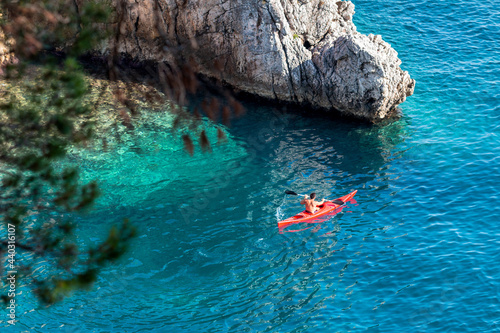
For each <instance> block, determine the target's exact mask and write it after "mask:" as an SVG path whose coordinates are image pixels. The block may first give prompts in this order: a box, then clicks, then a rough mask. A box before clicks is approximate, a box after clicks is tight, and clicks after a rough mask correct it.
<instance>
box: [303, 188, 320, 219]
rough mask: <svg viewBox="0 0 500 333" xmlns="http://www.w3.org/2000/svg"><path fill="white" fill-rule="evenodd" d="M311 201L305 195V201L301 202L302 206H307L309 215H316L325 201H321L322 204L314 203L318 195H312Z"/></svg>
mask: <svg viewBox="0 0 500 333" xmlns="http://www.w3.org/2000/svg"><path fill="white" fill-rule="evenodd" d="M310 198H311V199H307V195H304V199H302V201H301V202H300V204H301V205H306V211H307V212H309V213H311V214H312V213H314V212H316V210H317V209H318V206H319V205H321V204H323V202H325V199H323V200H321V202H318V201H314V198H316V193H311V195H310Z"/></svg>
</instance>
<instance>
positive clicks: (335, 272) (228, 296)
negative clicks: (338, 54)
mask: <svg viewBox="0 0 500 333" xmlns="http://www.w3.org/2000/svg"><path fill="white" fill-rule="evenodd" d="M354 3H355V4H356V11H357V13H356V15H355V16H354V21H355V23H356V24H357V26H358V30H359V31H361V32H362V33H366V34H368V33H376V34H381V35H382V36H383V38H384V40H386V41H388V42H389V43H390V44H391V45H392V46H393V47H394V48H395V49H396V50H397V51H398V53H399V57H400V58H401V59H402V61H403V64H402V67H403V69H405V70H408V71H409V72H410V74H411V75H412V77H413V78H414V79H416V81H417V85H416V89H415V94H414V95H413V96H411V97H410V98H409V99H408V100H407V102H405V103H404V104H403V105H402V109H403V112H404V114H405V116H404V117H403V118H402V119H401V120H399V121H397V122H393V123H390V124H385V125H377V126H368V125H360V124H355V123H350V122H339V121H329V120H325V119H324V118H321V117H319V116H305V115H302V114H297V113H295V114H286V115H280V114H279V113H277V112H276V111H273V110H272V109H270V108H266V107H262V106H258V105H251V104H248V105H247V111H248V113H247V115H246V116H245V117H243V118H241V119H239V120H237V121H235V122H233V124H232V126H231V128H229V129H228V135H229V140H228V143H227V144H226V145H224V146H220V147H217V146H216V147H214V149H213V153H212V154H211V155H203V154H201V153H199V152H198V153H197V154H196V155H195V157H194V158H189V157H188V156H187V155H186V154H185V153H184V152H183V151H182V147H181V145H180V144H177V145H176V143H175V142H176V141H175V137H172V136H171V135H167V134H165V132H164V131H162V127H161V126H156V125H153V124H151V123H149V124H145V125H143V126H139V133H140V136H139V138H136V139H130V141H126V142H124V143H121V144H117V146H115V147H114V149H112V150H111V151H108V152H106V153H98V152H86V153H82V154H80V155H78V154H75V155H74V156H73V162H75V163H77V164H79V165H81V166H82V168H84V170H85V172H84V174H83V176H84V177H86V179H92V178H94V177H97V176H99V177H100V178H101V179H102V180H103V181H102V187H103V191H104V194H103V197H102V198H101V201H100V202H99V204H98V206H97V207H96V210H95V212H93V213H92V214H89V215H86V216H81V217H78V222H79V230H78V234H79V239H80V241H81V242H90V243H92V242H96V241H98V240H99V239H102V238H103V237H104V235H105V232H106V231H107V230H108V229H109V226H110V225H112V224H115V223H117V222H119V221H120V220H121V219H122V218H123V217H130V218H131V220H132V221H133V222H134V223H135V224H136V225H137V226H138V231H139V236H138V238H137V239H136V240H135V241H134V243H133V246H132V249H131V250H130V252H129V253H128V254H127V255H126V256H125V258H124V259H123V260H121V261H120V263H119V264H118V265H116V266H113V267H110V268H108V269H106V270H105V271H104V272H103V274H102V276H101V278H100V279H99V281H98V283H97V284H96V285H95V287H94V288H93V289H92V290H91V291H90V292H88V293H77V294H75V295H73V297H71V298H68V299H66V300H65V301H64V302H63V303H61V304H57V305H55V306H53V307H51V308H49V309H46V308H43V307H40V306H38V305H37V304H36V303H35V302H34V301H33V299H32V298H31V297H30V296H29V295H27V294H26V293H23V294H22V295H18V296H17V298H18V302H19V303H20V304H21V305H20V308H19V309H18V318H19V322H18V323H17V324H16V327H15V328H13V327H7V326H5V325H6V323H5V320H3V321H2V322H1V325H2V328H1V330H2V332H3V331H30V332H87V331H92V332H136V331H145V332H149V331H153V332H225V331H229V332H305V331H307V332H349V331H365V330H367V331H369V332H402V331H404V332H495V331H497V332H498V331H500V281H499V278H500V254H499V253H500V251H499V249H500V226H499V222H500V208H499V192H500V187H499V184H500V93H499V85H500V39H499V37H498V36H500V6H499V4H498V2H494V1H482V2H471V1H463V0H459V1H449V0H446V1H435V2H433V1H411V2H410V1H396V0H386V1H367V0H363V1H361V0H359V1H354ZM158 122H159V121H158ZM286 189H290V190H294V191H296V192H299V193H304V192H305V193H308V192H311V191H316V192H317V193H318V194H319V195H320V196H321V197H327V198H335V197H338V196H341V195H344V194H346V193H348V192H350V191H351V190H354V189H357V190H358V194H357V195H356V200H357V203H355V204H349V206H348V207H347V208H346V209H344V210H343V211H342V212H341V213H340V214H338V215H336V216H334V217H332V219H330V220H328V221H326V222H324V223H321V224H318V225H314V226H313V227H312V228H310V229H307V230H304V231H301V232H294V233H291V232H284V233H283V234H280V233H279V232H278V228H277V220H278V218H280V217H288V216H291V215H292V214H294V213H296V212H298V211H299V210H300V209H301V207H300V205H299V203H298V200H297V197H288V198H286V199H285V198H284V194H283V193H284V191H285V190H286Z"/></svg>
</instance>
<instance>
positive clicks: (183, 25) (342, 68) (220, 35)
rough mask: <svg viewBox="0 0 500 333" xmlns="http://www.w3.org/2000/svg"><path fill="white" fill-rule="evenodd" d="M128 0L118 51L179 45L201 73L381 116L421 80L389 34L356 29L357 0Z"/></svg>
mask: <svg viewBox="0 0 500 333" xmlns="http://www.w3.org/2000/svg"><path fill="white" fill-rule="evenodd" d="M127 1H128V2H127ZM123 9H124V10H123V12H124V16H123V18H124V24H123V25H122V28H121V32H122V33H123V37H124V38H123V39H121V40H120V41H119V45H118V48H119V51H120V52H124V53H127V54H129V55H130V56H132V57H134V58H138V59H141V60H155V61H167V62H168V61H171V60H172V59H171V58H170V57H171V54H172V53H171V52H170V51H171V50H173V49H175V50H179V52H180V54H181V56H183V57H185V58H187V57H189V56H193V57H194V58H195V59H196V61H197V63H198V64H199V66H198V69H197V70H198V71H199V72H200V73H202V74H204V75H207V76H209V77H214V78H217V79H220V80H222V81H224V82H225V83H227V84H229V85H231V86H232V87H235V88H237V89H240V90H242V91H245V92H248V93H251V94H256V95H259V96H262V97H266V98H270V99H276V100H279V101H286V102H292V103H297V104H305V105H311V106H314V107H319V108H324V109H329V110H331V109H334V110H338V111H340V112H342V113H345V114H349V115H353V116H356V117H360V118H365V119H369V120H378V119H382V118H385V117H387V116H389V115H391V113H392V112H393V111H394V110H395V108H396V107H397V106H398V105H399V104H400V103H402V102H404V101H405V99H406V97H407V96H410V95H411V94H412V93H413V89H414V86H415V81H414V80H413V79H411V78H410V76H409V74H408V72H406V71H403V70H401V68H400V64H401V61H400V60H399V59H398V56H397V52H396V51H395V50H394V49H393V48H392V47H391V46H390V45H389V44H388V43H386V42H384V41H383V40H382V38H381V37H380V36H378V35H371V34H370V35H368V36H366V35H362V34H360V33H359V32H357V31H356V26H355V25H354V24H353V22H352V17H353V15H354V5H353V4H352V3H351V2H350V1H333V0H309V1H307V0H161V1H157V0H148V1H140V2H137V1H135V0H126V4H125V7H123ZM101 51H102V52H104V53H105V52H108V51H109V46H104V48H103V49H102V50H101ZM214 64H216V65H215V66H214Z"/></svg>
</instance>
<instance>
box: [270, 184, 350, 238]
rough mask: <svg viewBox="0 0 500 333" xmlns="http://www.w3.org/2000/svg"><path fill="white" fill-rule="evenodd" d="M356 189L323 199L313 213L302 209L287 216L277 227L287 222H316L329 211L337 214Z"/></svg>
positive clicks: (285, 224) (287, 223)
mask: <svg viewBox="0 0 500 333" xmlns="http://www.w3.org/2000/svg"><path fill="white" fill-rule="evenodd" d="M356 192H358V191H357V190H356V191H354V192H351V193H349V194H346V195H344V196H343V197H340V198H337V199H335V200H332V201H325V202H324V203H323V204H322V205H320V206H318V207H319V210H317V211H316V212H315V213H309V212H308V211H305V210H304V211H303V212H302V213H299V214H297V215H295V216H292V217H289V218H287V219H286V220H283V221H279V222H278V227H279V228H280V229H281V228H283V227H285V226H287V225H289V224H292V223H300V222H305V223H317V222H323V221H325V219H322V218H321V217H322V216H324V215H327V214H329V213H331V214H337V213H338V212H340V211H341V210H342V209H343V208H344V204H345V203H346V202H347V201H349V200H351V199H352V198H353V197H354V196H355V195H356Z"/></svg>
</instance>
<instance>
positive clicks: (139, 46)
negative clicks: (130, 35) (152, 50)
mask: <svg viewBox="0 0 500 333" xmlns="http://www.w3.org/2000/svg"><path fill="white" fill-rule="evenodd" d="M139 17H140V16H139V15H137V19H136V20H135V23H134V27H135V31H134V37H135V42H136V44H137V48H138V49H139V53H140V54H142V48H141V44H140V43H139V38H138V37H137V31H138V30H139Z"/></svg>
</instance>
